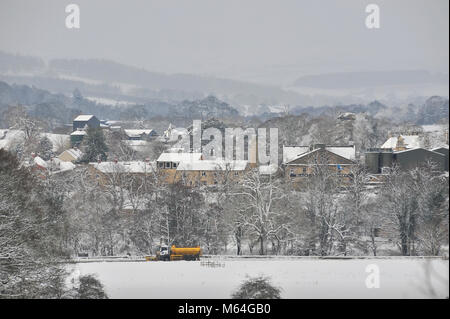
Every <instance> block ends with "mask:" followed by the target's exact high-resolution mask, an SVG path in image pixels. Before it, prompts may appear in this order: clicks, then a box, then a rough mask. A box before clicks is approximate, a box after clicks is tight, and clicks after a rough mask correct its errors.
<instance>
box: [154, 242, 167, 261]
mask: <svg viewBox="0 0 450 319" xmlns="http://www.w3.org/2000/svg"><path fill="white" fill-rule="evenodd" d="M156 256H157V258H158V259H159V260H170V251H169V246H166V245H161V246H160V247H159V250H158V251H157V252H156Z"/></svg>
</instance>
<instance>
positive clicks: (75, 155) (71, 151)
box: [60, 148, 83, 159]
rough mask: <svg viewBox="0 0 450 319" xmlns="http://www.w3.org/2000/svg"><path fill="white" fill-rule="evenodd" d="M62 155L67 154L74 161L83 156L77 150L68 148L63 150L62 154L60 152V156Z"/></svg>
mask: <svg viewBox="0 0 450 319" xmlns="http://www.w3.org/2000/svg"><path fill="white" fill-rule="evenodd" d="M64 153H68V154H69V155H70V156H72V157H73V158H74V159H79V158H80V157H81V156H82V155H83V152H81V151H80V150H79V149H75V148H69V149H67V150H65V151H64V152H62V153H61V154H60V155H62V154H64Z"/></svg>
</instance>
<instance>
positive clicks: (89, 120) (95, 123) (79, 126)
mask: <svg viewBox="0 0 450 319" xmlns="http://www.w3.org/2000/svg"><path fill="white" fill-rule="evenodd" d="M87 127H91V128H98V127H100V120H99V119H98V118H96V117H95V116H94V115H78V116H77V117H76V118H75V119H74V120H73V124H72V131H73V132H75V131H77V130H85V129H86V128H87Z"/></svg>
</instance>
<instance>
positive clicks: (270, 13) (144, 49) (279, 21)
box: [0, 0, 449, 81]
mask: <svg viewBox="0 0 450 319" xmlns="http://www.w3.org/2000/svg"><path fill="white" fill-rule="evenodd" d="M69 3H76V4H78V5H79V6H80V11H81V19H80V20H81V28H80V29H78V30H76V29H66V27H65V22H64V21H65V18H66V15H67V14H66V13H65V6H66V5H67V4H69ZM369 3H376V4H378V5H379V6H380V11H381V12H380V14H381V19H380V21H381V28H380V29H377V30H375V29H367V28H366V26H365V18H366V16H367V13H365V7H366V5H367V4H369ZM448 6H449V2H448V0H389V1H379V0H371V1H365V0H340V1H338V0H321V1H315V0H303V1H302V0H278V1H275V0H213V1H211V0H182V1H181V0H179V1H175V0H145V1H134V0H133V1H131V0H127V1H111V0H87V1H85V0H70V1H62V0H33V1H24V0H1V1H0V50H2V51H6V52H10V53H20V54H26V55H36V56H41V57H43V58H46V59H49V58H54V57H67V58H105V59H111V60H115V61H118V62H121V63H125V64H129V65H134V66H138V67H143V68H145V69H148V70H151V71H159V72H168V73H196V74H209V75H215V76H218V77H229V78H237V79H246V80H257V81H270V79H271V78H273V79H280V80H283V79H284V80H286V79H287V78H296V77H299V76H301V75H305V74H318V73H330V72H340V71H371V70H398V69H427V70H430V71H437V72H444V73H448V67H449V65H448V60H449V42H448V37H449V34H448V33H449V16H448V10H449V8H448Z"/></svg>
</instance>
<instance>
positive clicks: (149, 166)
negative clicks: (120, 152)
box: [89, 161, 156, 175]
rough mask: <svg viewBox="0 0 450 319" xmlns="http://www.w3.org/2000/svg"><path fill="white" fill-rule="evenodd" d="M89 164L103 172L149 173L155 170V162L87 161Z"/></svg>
mask: <svg viewBox="0 0 450 319" xmlns="http://www.w3.org/2000/svg"><path fill="white" fill-rule="evenodd" d="M89 166H90V167H91V168H93V169H95V170H97V171H98V172H100V173H103V174H118V173H119V174H120V173H126V174H137V175H143V174H151V173H155V172H156V163H155V162H144V161H127V162H119V161H112V162H99V163H89Z"/></svg>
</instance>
